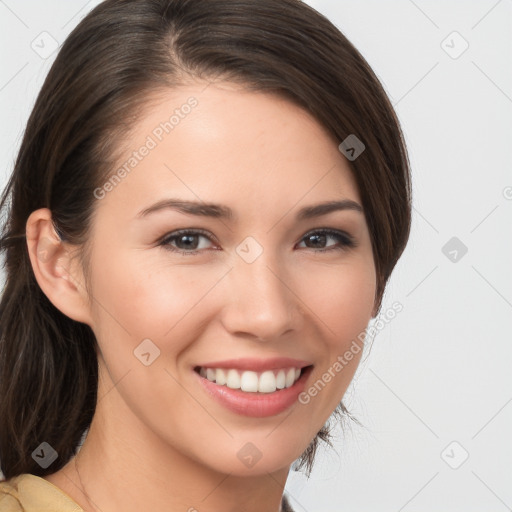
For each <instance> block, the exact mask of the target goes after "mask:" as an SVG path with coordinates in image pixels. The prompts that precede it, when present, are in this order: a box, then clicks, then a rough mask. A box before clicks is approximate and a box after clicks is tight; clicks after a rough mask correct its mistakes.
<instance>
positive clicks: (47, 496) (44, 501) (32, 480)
mask: <svg viewBox="0 0 512 512" xmlns="http://www.w3.org/2000/svg"><path fill="white" fill-rule="evenodd" d="M0 512H84V510H83V508H82V507H80V506H79V505H78V504H77V503H76V502H74V501H73V500H72V499H71V498H70V497H69V496H68V495H67V494H66V493H65V492H64V491H62V490H61V489H59V488H58V487H56V486H55V485H53V484H52V483H51V482H48V481H47V480H45V479H44V478H41V477H39V476H36V475H31V474H30V473H23V474H21V475H18V476H15V477H13V478H10V479H9V480H3V481H0ZM282 512H293V509H292V508H291V507H290V504H289V502H288V499H287V498H286V496H283V500H282Z"/></svg>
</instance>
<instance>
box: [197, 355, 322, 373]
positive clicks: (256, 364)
mask: <svg viewBox="0 0 512 512" xmlns="http://www.w3.org/2000/svg"><path fill="white" fill-rule="evenodd" d="M312 364H313V363H311V362H309V361H304V360H302V359H293V358H291V357H271V358H269V359H254V358H248V357H244V358H238V359H225V360H223V361H214V362H211V363H204V364H200V365H197V366H196V368H197V367H202V368H233V369H235V370H252V371H255V372H262V371H265V370H279V369H281V368H304V367H306V366H311V365H312Z"/></svg>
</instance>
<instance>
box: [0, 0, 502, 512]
mask: <svg viewBox="0 0 512 512" xmlns="http://www.w3.org/2000/svg"><path fill="white" fill-rule="evenodd" d="M98 3H99V1H96V0H94V1H91V2H89V3H86V2H84V1H83V0H66V1H63V0H62V1H60V2H59V1H55V0H54V1H46V2H39V1H35V0H30V1H28V0H23V1H14V0H3V1H2V0H0V37H1V47H2V66H1V68H0V109H1V117H2V124H1V132H0V148H1V160H2V180H3V181H2V187H3V186H4V185H5V182H6V179H7V176H8V175H9V173H10V172H11V170H12V165H13V161H14V157H15V154H16V151H17V149H18V147H19V143H20V139H21V135H22V132H23V129H24V124H25V122H26V120H27V118H28V115H29V113H30V110H31V108H32V106H33V103H34V100H35V97H36V94H37V93H38V91H39V89H40V87H41V85H42V82H43V79H44V77H45V75H46V73H47V72H48V69H49V66H50V65H51V63H52V61H53V58H54V57H55V53H54V54H52V55H50V56H49V57H47V58H46V59H44V58H41V57H40V56H39V55H38V53H37V52H36V51H35V50H33V49H32V47H31V45H35V44H39V46H40V48H41V49H40V51H42V46H43V43H41V38H46V39H45V41H46V43H45V45H44V47H45V48H46V49H48V48H49V47H50V46H49V45H50V44H51V41H50V39H49V36H47V35H43V36H40V34H41V33H42V32H45V31H46V32H48V33H49V34H50V35H51V37H53V38H54V39H55V40H56V41H57V42H58V43H62V42H63V41H64V39H65V38H66V36H67V34H68V33H69V32H70V31H71V30H72V28H74V27H75V26H76V24H77V23H78V22H79V21H80V20H81V18H82V17H83V16H84V15H85V14H86V13H87V12H88V11H89V10H90V9H92V7H94V6H95V5H97V4H98ZM308 3H310V4H311V5H312V6H314V7H315V8H317V9H318V10H319V11H320V12H322V13H323V14H325V15H326V16H327V17H329V18H330V19H331V20H332V21H333V22H334V23H335V24H336V25H337V26H338V27H339V28H340V29H341V30H342V31H343V32H344V33H345V35H346V36H347V37H348V38H349V39H350V40H351V41H352V42H353V43H354V45H355V46H356V47H357V48H358V49H359V50H360V51H361V53H362V54H363V55H364V56H365V58H366V59H367V60H368V62H369V63H370V65H371V66H372V67H373V69H374V70H375V72H376V74H377V75H378V76H379V78H380V79H381V81H382V83H383V85H384V87H385V89H386V91H387V92H388V94H389V96H390V98H391V99H392V102H393V104H394V105H395V108H396V110H397V113H398V116H399V118H400V120H401V122H402V125H403V129H404V132H405V136H406V141H407V143H408V147H409V152H410V158H411V164H412V170H413V179H414V220H413V229H412V234H411V239H410V243H409V246H408V248H407V249H406V252H405V254H404V256H403V257H402V259H401V261H400V263H399V265H398V266H397V268H396V270H395V273H394V275H393V277H392V279H391V281H390V284H389V287H388V290H387V294H386V300H385V303H384V306H383V311H385V310H386V309H387V308H388V307H389V306H390V305H391V304H392V303H393V302H395V301H398V302H400V303H401V304H402V305H403V311H402V312H400V313H399V314H398V315H396V318H395V319H393V320H392V321H391V322H389V323H388V324H386V326H385V327H384V328H383V329H381V330H380V331H379V332H378V334H377V336H376V337H375V340H374V342H373V345H372V349H371V351H370V352H369V353H368V354H367V355H366V356H365V357H364V360H363V362H362V364H361V366H360V368H359V370H358V372H357V374H356V378H355V379H354V382H353V384H352V385H351V387H350V388H349V391H348V392H347V395H346V404H347V405H348V407H349V409H350V411H351V412H352V413H353V414H354V415H355V416H356V417H357V418H358V419H359V420H360V421H361V422H362V423H363V424H364V425H365V426H364V428H361V427H357V426H355V425H354V426H352V427H351V428H349V429H348V430H346V432H345V433H344V434H342V433H341V432H338V433H339V435H338V437H337V439H336V451H333V450H330V449H325V450H322V451H321V452H320V456H319V458H318V459H317V464H316V465H315V470H314V472H313V474H312V476H311V478H310V479H309V480H306V478H305V477H304V476H303V475H302V474H301V473H295V472H293V473H291V474H290V478H289V481H288V483H287V487H286V490H287V492H288V493H289V494H290V496H291V503H292V506H293V507H294V508H295V510H296V511H309V512H313V511H314V512H321V511H322V512H335V511H339V510H346V511H352V512H358V511H369V510H376V511H377V510H378V511H379V512H387V511H392V512H401V511H404V512H413V511H416V512H419V511H439V510H443V511H446V512H458V511H464V512H477V511H478V512H481V511H483V510H485V511H486V512H494V511H496V512H501V511H505V510H512V508H511V507H512V485H511V484H512V470H511V466H512V465H511V462H512V441H511V439H510V434H511V426H512V403H511V402H512V378H511V370H510V368H511V365H512V336H511V334H510V328H509V325H510V320H511V319H512V314H511V313H512V274H511V272H510V270H509V269H510V262H512V242H511V234H512V230H511V225H512V224H511V220H512V171H511V163H512V149H511V148H512V144H511V143H510V139H511V135H512V130H511V128H512V116H511V114H512V71H511V69H512V68H511V63H512V1H511V0H500V1H496V0H482V1H462V0H460V1H453V0H450V1H441V0H438V1H426V0H423V1H421V0H416V1H412V0H394V1H382V0H339V1H338V0H336V1H335V0H309V2H308ZM454 31H456V32H457V33H458V35H457V34H453V32H454ZM33 41H35V42H34V43H33ZM443 41H444V42H443ZM466 44H468V45H469V46H468V48H467V49H466V50H465V51H464V52H463V53H461V51H462V50H463V49H464V47H465V45H466ZM459 54H460V55H459ZM453 237H457V239H458V241H456V242H455V243H456V245H455V246H453V247H451V246H449V247H448V248H447V249H446V250H445V252H446V255H445V253H444V252H443V251H442V248H443V247H444V246H445V244H446V243H447V242H448V241H449V240H450V239H452V238H453ZM461 243H463V244H464V245H465V246H466V247H467V249H468V251H467V253H466V254H464V255H463V253H462V251H461V250H460V248H461V247H462V246H461ZM457 244H458V245H457ZM454 250H455V251H457V252H456V253H455V252H453V251H454ZM454 259H455V261H452V260H454ZM465 457H467V459H466V460H464V459H465Z"/></svg>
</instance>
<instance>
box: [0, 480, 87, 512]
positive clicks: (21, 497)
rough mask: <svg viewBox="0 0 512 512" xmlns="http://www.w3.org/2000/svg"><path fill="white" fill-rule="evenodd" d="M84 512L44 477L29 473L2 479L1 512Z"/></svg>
mask: <svg viewBox="0 0 512 512" xmlns="http://www.w3.org/2000/svg"><path fill="white" fill-rule="evenodd" d="M42 509H44V510H46V509H48V510H52V511H53V512H84V511H83V509H82V508H81V507H80V506H79V505H78V504H77V503H75V502H74V501H73V500H72V499H71V498H70V497H69V496H68V495H67V494H65V493H64V492H63V491H62V490H60V489H59V488H58V487H56V486H55V485H53V484H51V483H50V482H48V481H47V480H45V479H44V478H41V477H38V476H36V475H31V474H29V473H22V474H21V475H18V476H15V477H12V478H10V479H8V480H3V481H0V511H1V512H38V511H40V510H42Z"/></svg>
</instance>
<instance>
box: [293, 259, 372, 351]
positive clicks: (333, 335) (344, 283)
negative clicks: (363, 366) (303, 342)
mask: <svg viewBox="0 0 512 512" xmlns="http://www.w3.org/2000/svg"><path fill="white" fill-rule="evenodd" d="M375 279H376V274H375V269H374V267H373V262H372V261H369V260H368V259H367V258H358V259H354V260H353V261H351V262H350V263H348V262H347V264H341V265H338V266H336V267H335V266H330V267H326V266H320V265H318V266H317V267H316V269H315V272H314V274H312V275H310V277H308V278H307V280H305V281H303V282H302V283H303V284H302V286H301V291H300V297H303V300H304V302H305V303H306V305H307V306H308V307H309V308H310V309H311V311H312V313H313V314H315V315H316V316H317V318H318V319H319V320H321V322H318V324H319V325H323V326H324V327H325V339H326V340H329V341H330V343H331V344H332V345H333V346H341V347H342V346H343V345H344V343H345V342H346V341H350V339H352V338H354V337H357V335H358V334H359V333H360V332H361V330H364V329H365V328H366V326H367V324H368V322H369V320H370V318H371V314H372V310H373V306H374V298H375V291H376V282H375Z"/></svg>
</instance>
